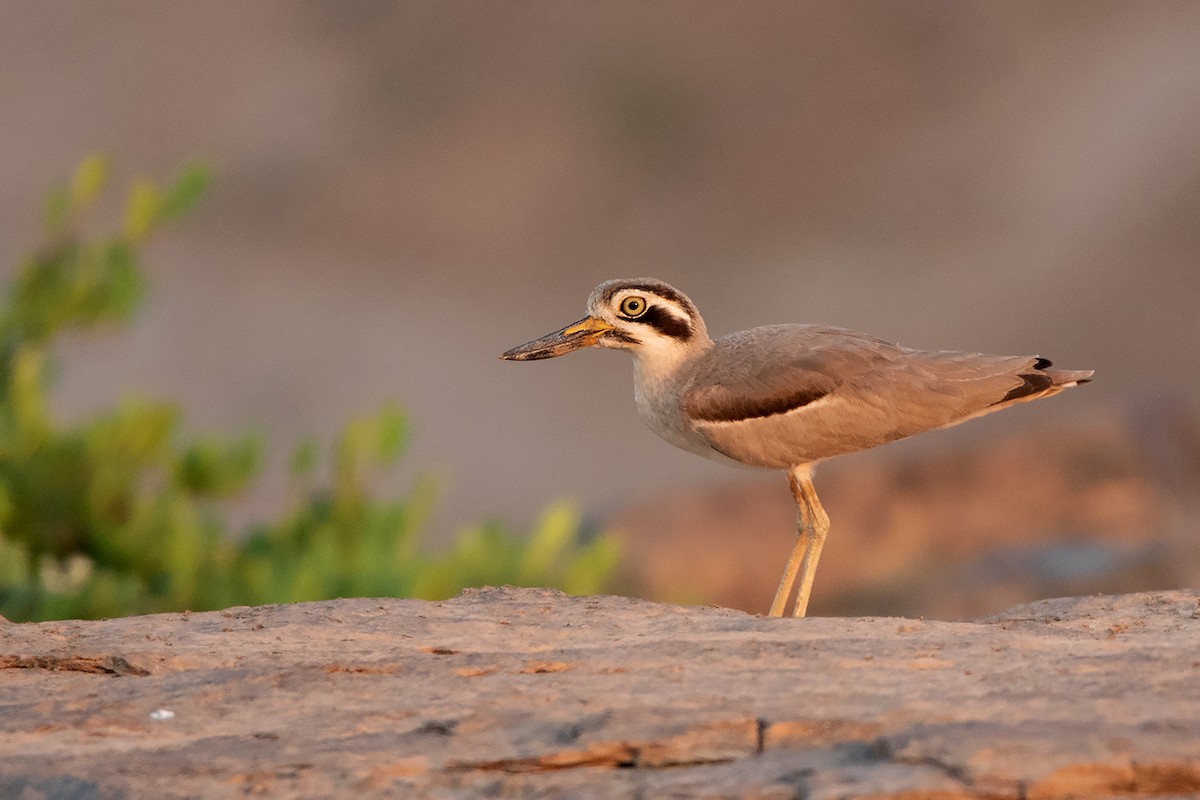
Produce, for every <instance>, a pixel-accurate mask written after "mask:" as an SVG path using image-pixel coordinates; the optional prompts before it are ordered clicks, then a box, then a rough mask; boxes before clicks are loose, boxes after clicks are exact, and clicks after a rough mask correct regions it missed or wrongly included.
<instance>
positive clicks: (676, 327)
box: [630, 305, 692, 341]
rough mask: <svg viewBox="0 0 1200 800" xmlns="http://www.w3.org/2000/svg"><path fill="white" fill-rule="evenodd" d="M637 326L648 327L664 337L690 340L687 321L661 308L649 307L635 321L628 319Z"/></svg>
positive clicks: (690, 328) (690, 333)
mask: <svg viewBox="0 0 1200 800" xmlns="http://www.w3.org/2000/svg"><path fill="white" fill-rule="evenodd" d="M630 321H631V322H636V323H638V324H639V325H649V326H651V327H652V328H654V329H655V330H656V331H658V332H659V333H661V334H663V335H664V336H670V337H671V338H673V339H679V340H681V341H687V340H688V339H690V338H692V326H691V323H689V322H688V321H687V320H684V319H680V318H679V317H677V316H675V315H674V314H672V313H671V312H670V311H667V310H665V309H664V308H662V307H661V306H654V305H652V306H650V307H649V308H647V309H646V310H645V311H644V312H643V313H642V314H641V315H639V316H638V318H637V319H632V318H631V319H630Z"/></svg>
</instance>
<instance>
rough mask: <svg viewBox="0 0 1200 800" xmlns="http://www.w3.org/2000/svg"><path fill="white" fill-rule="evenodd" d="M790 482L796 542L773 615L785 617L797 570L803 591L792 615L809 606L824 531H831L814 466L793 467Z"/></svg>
mask: <svg viewBox="0 0 1200 800" xmlns="http://www.w3.org/2000/svg"><path fill="white" fill-rule="evenodd" d="M788 485H789V486H790V487H791V489H792V496H793V497H795V498H796V508H797V514H796V544H795V546H794V547H793V548H792V554H791V556H790V557H789V558H788V563H787V568H786V569H785V570H784V573H783V579H782V580H781V581H780V582H779V588H778V589H777V590H776V591H775V600H774V601H773V602H772V603H771V616H773V617H781V616H783V610H784V608H785V607H786V606H787V601H788V596H789V595H791V593H792V585H793V584H794V583H795V581H796V575H797V573H799V575H800V590H799V592H798V594H797V596H796V606H795V608H794V609H793V611H792V614H793V616H797V617H803V616H804V613H805V611H807V609H808V597H809V595H810V594H811V593H812V583H813V576H814V575H816V573H817V560H818V559H819V558H820V557H821V548H822V547H823V546H824V544H825V534H826V533H827V532H828V531H829V517H828V516H827V515H826V514H825V509H824V508H822V507H821V501H820V500H818V499H817V492H816V489H814V488H813V484H812V470H811V467H809V466H807V465H806V466H803V467H796V468H794V469H792V470H790V471H789V472H788Z"/></svg>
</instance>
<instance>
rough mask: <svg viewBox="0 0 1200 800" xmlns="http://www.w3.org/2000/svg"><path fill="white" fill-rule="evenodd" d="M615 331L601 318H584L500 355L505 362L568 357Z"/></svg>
mask: <svg viewBox="0 0 1200 800" xmlns="http://www.w3.org/2000/svg"><path fill="white" fill-rule="evenodd" d="M611 330H614V328H613V326H612V325H609V324H608V323H607V322H605V321H604V320H602V319H600V318H599V317H584V318H583V319H581V320H579V321H578V322H573V323H571V324H570V325H568V326H567V327H565V328H563V329H562V330H560V331H555V332H554V333H548V334H546V335H545V336H543V337H542V338H540V339H534V340H533V341H532V342H526V343H525V344H522V345H518V346H517V347H514V348H513V349H511V350H508V351H506V352H504V353H501V354H500V357H501V358H502V359H504V360H505V361H537V360H539V359H542V358H554V357H555V356H562V355H566V354H567V353H569V352H571V351H572V350H578V349H580V348H581V347H592V346H593V345H595V344H596V343H597V342H598V341H600V337H601V336H603V335H604V334H606V333H608V332H609V331H611Z"/></svg>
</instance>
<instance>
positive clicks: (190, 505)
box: [0, 157, 617, 620]
mask: <svg viewBox="0 0 1200 800" xmlns="http://www.w3.org/2000/svg"><path fill="white" fill-rule="evenodd" d="M108 171H109V170H108V163H107V161H105V160H104V159H102V158H99V157H92V158H89V159H87V160H86V161H84V162H83V164H82V165H81V166H80V167H79V169H78V170H77V172H76V174H75V176H74V179H73V180H72V181H71V183H70V184H69V185H67V186H65V187H62V188H61V189H58V190H56V191H54V192H53V193H52V194H51V196H50V199H49V202H48V203H47V210H46V225H47V231H48V234H49V236H48V241H47V242H46V244H45V245H44V246H43V247H41V248H39V249H38V250H37V252H35V253H34V254H32V255H30V256H29V257H28V258H27V259H26V260H25V262H24V264H23V265H22V268H21V270H20V272H19V274H18V275H17V277H16V279H15V280H14V281H13V283H12V285H11V286H10V287H9V289H8V291H7V292H6V293H5V295H4V297H3V300H2V301H0V613H2V614H4V615H5V616H7V617H9V618H10V619H20V620H24V619H49V618H64V617H104V616H117V615H122V614H130V613H144V612H153V611H166V610H178V609H194V610H203V609H212V608H220V607H224V606H228V605H234V604H256V603H266V602H290V601H297V600H315V599H321V598H328V597H337V596H349V595H392V596H413V597H425V598H430V599H436V598H442V597H447V596H450V595H452V594H454V593H455V592H457V591H458V590H459V589H461V588H463V587H464V586H470V585H476V584H480V583H519V584H526V585H530V584H537V585H550V586H558V587H561V588H563V589H565V590H567V591H571V592H576V593H590V592H596V591H599V590H600V589H602V588H603V587H604V586H605V585H606V582H607V580H608V579H609V576H610V575H611V574H612V572H613V569H614V568H615V565H616V560H617V548H616V543H615V540H613V539H612V538H611V537H607V536H597V537H593V538H591V539H590V540H589V541H586V542H585V541H583V538H584V537H581V535H580V524H579V519H578V517H577V515H576V514H575V512H574V511H572V510H571V508H570V507H568V506H562V505H560V506H555V507H553V508H551V509H549V510H548V511H547V512H546V514H545V516H544V517H543V518H542V520H541V521H540V522H539V523H538V524H537V525H536V526H535V529H534V530H533V531H532V532H531V533H530V535H528V536H520V535H517V534H515V533H513V532H510V531H509V530H507V529H506V528H504V527H503V526H501V525H500V524H498V523H494V522H493V523H486V524H483V525H480V526H478V527H476V528H472V529H470V530H467V531H464V532H462V533H461V534H460V535H459V536H458V538H457V541H456V542H455V543H454V545H453V546H452V547H451V548H450V549H449V550H448V551H447V552H444V553H440V554H439V553H429V552H427V551H425V550H424V549H423V548H422V541H421V526H422V523H423V521H424V519H425V517H426V515H427V512H428V510H429V508H430V506H431V504H432V500H433V493H432V489H431V487H430V484H429V482H428V481H421V482H419V483H418V485H417V486H416V487H415V488H414V489H413V490H412V491H411V492H410V493H409V495H408V496H407V497H402V498H396V499H381V498H379V497H377V496H376V495H375V493H374V492H373V490H372V488H371V487H372V484H373V482H374V478H375V476H376V474H377V473H378V472H379V471H380V470H382V469H385V468H387V467H388V466H390V465H392V464H394V463H395V462H396V461H397V460H398V459H399V458H400V457H401V455H402V454H403V450H404V445H405V441H406V438H407V420H406V418H405V416H404V415H403V413H402V412H401V411H400V410H399V409H398V408H395V407H387V408H384V409H383V410H382V411H380V412H379V413H378V414H375V415H372V416H364V417H362V418H359V419H355V420H352V421H351V422H349V423H348V424H347V425H346V426H345V428H344V430H343V431H342V433H341V435H340V437H339V438H338V439H337V441H336V442H335V443H334V446H333V447H332V448H331V451H330V452H329V454H328V460H329V464H328V469H327V472H328V477H327V478H326V479H325V480H324V481H320V480H317V479H316V477H315V475H316V473H317V472H318V471H319V470H318V466H319V462H320V460H321V459H320V453H319V448H318V447H317V446H316V445H315V444H312V443H306V444H304V445H301V446H300V447H299V448H298V449H297V452H296V456H295V458H294V459H293V478H294V481H295V489H294V492H293V493H292V497H291V498H290V500H289V501H288V505H287V507H286V508H285V509H284V510H283V512H282V513H281V514H280V516H279V518H278V519H277V520H275V521H269V522H259V523H255V524H253V525H251V526H250V528H249V529H248V530H246V531H242V532H238V533H234V532H232V531H230V530H229V525H228V523H227V521H226V504H227V503H228V501H229V500H230V499H231V498H233V497H235V496H236V495H238V494H239V493H241V492H242V491H244V490H245V489H246V488H247V487H248V486H249V485H250V484H251V482H252V481H253V480H254V479H255V478H256V477H257V476H258V474H259V470H260V460H261V459H260V457H259V456H260V450H261V445H260V443H259V442H258V441H257V440H256V439H255V438H254V437H248V436H242V437H235V438H222V437H213V436H205V437H198V438H188V437H187V436H185V433H184V431H183V429H182V425H181V418H182V415H181V413H180V409H179V407H178V406H177V405H176V404H174V403H171V402H165V401H151V400H145V399H130V400H126V401H124V402H123V403H121V404H120V405H119V406H118V407H116V408H114V409H111V410H107V411H104V412H102V413H99V414H97V415H95V416H93V417H92V418H90V419H86V420H83V421H81V422H75V423H65V422H62V421H60V420H57V419H55V417H54V415H53V414H52V413H51V410H50V406H49V402H48V393H49V389H50V387H51V385H52V377H53V374H54V370H53V365H54V361H55V359H54V357H55V352H56V348H55V345H56V342H57V340H58V338H59V337H61V336H62V334H64V333H66V332H67V331H70V330H92V329H96V328H98V327H102V326H105V325H108V326H116V325H120V324H121V323H124V322H126V321H128V320H129V319H130V318H131V317H132V316H133V314H134V313H135V312H136V310H137V308H138V307H139V305H140V304H141V302H142V301H143V300H144V298H145V295H146V281H145V277H144V275H143V272H142V270H141V267H140V263H139V257H140V247H141V245H142V244H143V243H144V242H145V240H146V238H147V237H148V236H149V235H151V234H152V233H154V232H155V231H156V230H158V229H159V228H160V227H161V226H162V225H163V224H164V223H167V222H170V221H172V220H175V219H177V218H179V217H180V216H182V215H183V214H185V213H186V212H187V211H188V210H189V209H190V208H191V207H192V206H193V205H194V204H195V202H196V201H197V200H198V199H199V197H200V196H201V194H202V193H203V191H204V187H205V185H206V184H207V182H208V178H209V175H208V171H207V169H206V168H204V167H203V166H202V165H191V166H188V167H186V168H184V169H183V170H182V171H181V173H180V174H179V175H178V176H177V177H176V179H175V180H174V181H172V182H171V183H169V184H168V185H167V186H165V187H163V186H159V185H157V184H155V183H153V182H151V181H148V180H140V181H137V182H136V183H135V184H134V187H133V189H132V191H131V193H130V196H129V199H128V202H127V204H126V206H125V214H124V222H123V225H122V227H121V230H120V231H119V232H116V233H110V234H105V235H99V236H91V237H87V236H84V235H82V234H81V233H80V230H81V229H82V224H83V222H84V217H85V215H86V213H87V212H88V210H89V209H90V208H91V207H92V205H93V204H94V202H95V201H96V199H97V198H98V197H99V195H100V193H101V191H102V190H103V188H104V186H105V184H106V182H107V176H108Z"/></svg>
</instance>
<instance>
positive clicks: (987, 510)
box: [612, 400, 1200, 619]
mask: <svg viewBox="0 0 1200 800" xmlns="http://www.w3.org/2000/svg"><path fill="white" fill-rule="evenodd" d="M816 483H817V490H818V491H819V492H820V496H821V498H822V501H823V503H824V505H825V508H826V510H827V511H828V512H829V516H830V519H831V528H830V532H829V538H828V539H827V540H826V544H825V549H824V552H823V554H822V556H821V563H820V569H819V570H818V572H817V579H816V584H815V589H814V592H813V599H812V605H811V607H810V613H813V614H867V615H904V616H925V617H929V618H934V619H966V618H970V617H978V616H983V615H986V614H991V613H995V612H997V611H1000V610H1002V609H1004V608H1007V607H1009V606H1012V605H1014V604H1016V603H1021V602H1026V601H1028V600H1031V599H1035V598H1045V597H1063V596H1073V595H1081V594H1090V593H1096V592H1105V593H1114V592H1136V591H1143V590H1146V589H1153V588H1162V587H1167V586H1195V585H1197V584H1198V583H1200V493H1198V492H1197V491H1196V488H1197V486H1200V425H1197V421H1196V419H1195V418H1194V417H1192V416H1190V415H1189V413H1188V411H1187V409H1185V408H1183V407H1181V406H1180V405H1178V404H1172V403H1166V402H1155V401H1151V400H1148V401H1146V402H1145V403H1142V404H1138V405H1136V406H1133V407H1129V408H1122V409H1112V410H1109V411H1108V412H1105V413H1097V414H1094V415H1091V416H1088V417H1085V418H1082V419H1079V420H1076V421H1074V422H1070V423H1064V424H1062V425H1059V426H1056V427H1048V426H1045V425H1035V424H1031V425H1030V426H1029V428H1028V429H1027V430H1025V431H1024V432H1018V431H1012V432H1009V433H1008V435H1006V436H1003V437H998V436H992V437H990V438H986V439H978V440H974V441H972V442H969V443H962V444H960V445H958V446H956V447H953V448H941V449H939V450H936V451H932V452H927V453H919V454H910V453H899V454H897V453H896V452H895V451H892V450H891V449H889V448H882V449H880V450H877V451H874V452H873V453H871V454H869V455H868V454H864V455H862V456H857V457H853V458H843V459H834V460H833V461H830V462H829V463H828V464H825V465H822V466H821V468H820V469H819V470H818V473H817V478H816ZM794 516H795V504H794V503H793V501H792V499H791V494H790V493H789V492H788V490H787V485H786V482H785V479H784V477H783V474H782V473H778V474H773V475H772V477H771V478H769V479H768V478H764V479H760V480H755V481H752V482H743V483H740V484H732V483H727V484H718V485H714V486H710V487H706V488H702V489H692V490H687V491H684V492H678V493H675V494H672V495H669V496H667V497H664V498H663V499H661V500H659V501H654V502H650V503H647V504H645V505H643V506H639V507H636V508H632V509H629V510H627V511H625V512H623V513H621V514H619V515H618V516H617V517H616V518H615V519H614V520H613V522H612V524H613V527H614V528H615V529H616V530H617V531H618V532H619V534H620V535H621V537H622V540H623V541H624V542H625V546H626V561H625V566H626V570H627V575H628V580H629V581H630V584H631V589H632V591H633V593H634V594H636V595H639V596H644V597H651V598H656V599H662V600H677V601H683V602H688V601H691V602H696V601H698V600H700V599H701V598H703V599H706V600H708V601H711V602H714V603H717V604H719V605H725V606H732V607H734V608H740V609H743V610H746V611H752V612H760V613H765V611H766V609H767V608H768V607H769V606H770V602H771V598H772V596H773V595H774V590H775V586H776V583H777V582H778V579H779V575H780V574H781V573H782V571H783V565H784V562H785V560H786V559H787V554H788V552H789V550H790V548H791V545H792V542H793V540H794V536H795V533H794V531H795V526H794Z"/></svg>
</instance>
